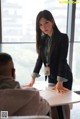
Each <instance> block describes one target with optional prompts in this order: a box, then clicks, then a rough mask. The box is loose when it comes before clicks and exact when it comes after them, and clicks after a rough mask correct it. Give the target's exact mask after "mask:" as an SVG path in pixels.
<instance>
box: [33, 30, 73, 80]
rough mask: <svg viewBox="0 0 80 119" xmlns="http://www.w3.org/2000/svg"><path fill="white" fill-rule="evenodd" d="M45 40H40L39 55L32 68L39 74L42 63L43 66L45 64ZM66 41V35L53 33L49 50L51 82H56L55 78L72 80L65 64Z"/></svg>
mask: <svg viewBox="0 0 80 119" xmlns="http://www.w3.org/2000/svg"><path fill="white" fill-rule="evenodd" d="M45 40H46V36H45V37H44V38H43V39H42V45H41V47H40V53H39V55H38V58H37V61H36V65H35V68H34V72H35V73H39V71H40V69H41V66H42V63H44V65H45V64H46V59H45V55H44V47H45ZM68 40H69V39H68V36H67V34H63V33H61V32H59V31H57V32H54V35H53V38H52V44H51V49H50V73H51V75H50V76H51V77H52V78H53V80H54V79H55V80H56V79H57V76H60V77H63V78H66V79H71V80H72V73H71V69H70V67H69V65H68V64H67V54H68V42H69V41H68Z"/></svg>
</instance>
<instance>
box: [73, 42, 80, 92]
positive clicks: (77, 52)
mask: <svg viewBox="0 0 80 119" xmlns="http://www.w3.org/2000/svg"><path fill="white" fill-rule="evenodd" d="M72 65H73V67H72V69H73V78H74V80H73V90H80V43H74V49H73V64H72Z"/></svg>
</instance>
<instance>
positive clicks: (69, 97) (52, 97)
mask: <svg viewBox="0 0 80 119" xmlns="http://www.w3.org/2000/svg"><path fill="white" fill-rule="evenodd" d="M40 95H41V96H42V97H43V98H44V99H46V100H47V101H48V103H49V104H50V106H59V105H66V104H72V103H78V102H80V95H78V94H77V93H75V92H73V91H68V92H66V93H64V94H59V93H58V92H57V91H56V90H49V89H48V90H47V89H46V90H43V91H40Z"/></svg>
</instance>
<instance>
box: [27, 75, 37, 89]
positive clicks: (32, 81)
mask: <svg viewBox="0 0 80 119" xmlns="http://www.w3.org/2000/svg"><path fill="white" fill-rule="evenodd" d="M34 83H35V78H33V77H32V80H31V82H30V83H29V84H28V86H29V87H32V86H33V84H34Z"/></svg>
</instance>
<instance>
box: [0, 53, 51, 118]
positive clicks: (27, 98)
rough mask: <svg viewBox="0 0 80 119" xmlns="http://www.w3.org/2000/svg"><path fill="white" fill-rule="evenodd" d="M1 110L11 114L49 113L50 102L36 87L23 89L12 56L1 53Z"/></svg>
mask: <svg viewBox="0 0 80 119" xmlns="http://www.w3.org/2000/svg"><path fill="white" fill-rule="evenodd" d="M0 111H8V115H9V116H31V115H47V114H48V113H49V112H50V106H49V104H48V102H47V101H46V100H45V99H43V98H42V97H41V96H40V94H39V91H38V90H37V89H35V88H26V90H22V89H21V87H20V84H19V82H17V81H15V68H14V64H13V60H12V57H11V56H10V55H9V54H7V53H0Z"/></svg>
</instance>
